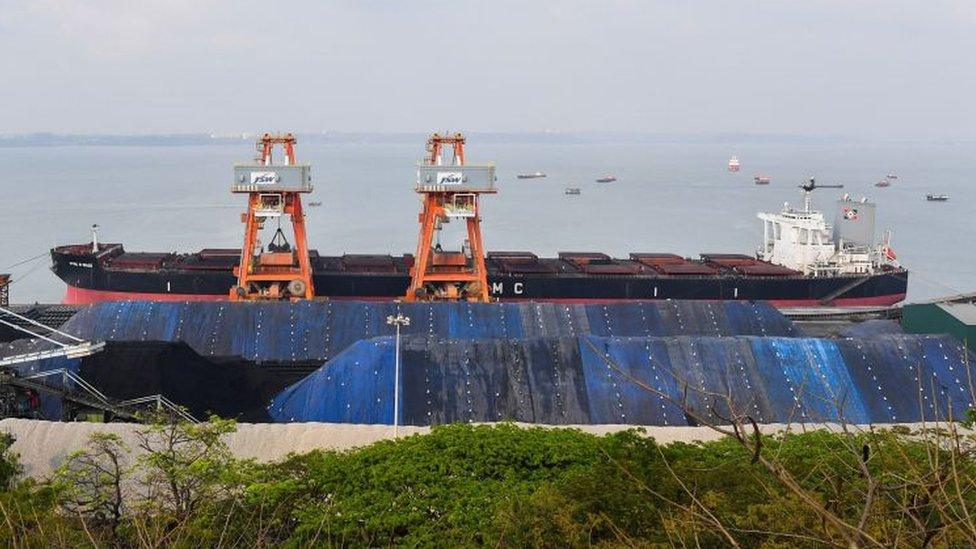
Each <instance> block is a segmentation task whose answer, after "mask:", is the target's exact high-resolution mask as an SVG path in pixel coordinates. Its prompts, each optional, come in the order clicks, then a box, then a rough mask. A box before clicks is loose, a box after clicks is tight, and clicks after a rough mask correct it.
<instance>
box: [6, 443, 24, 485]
mask: <svg viewBox="0 0 976 549" xmlns="http://www.w3.org/2000/svg"><path fill="white" fill-rule="evenodd" d="M13 444H14V437H13V435H11V434H10V433H0V490H9V489H10V487H11V486H12V485H13V483H14V481H15V480H16V479H17V477H18V476H20V474H21V472H23V468H22V467H21V466H20V457H19V456H18V455H17V454H15V453H14V452H13V450H11V449H10V448H11V446H13Z"/></svg>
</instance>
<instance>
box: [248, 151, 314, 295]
mask: <svg viewBox="0 0 976 549" xmlns="http://www.w3.org/2000/svg"><path fill="white" fill-rule="evenodd" d="M275 145H281V147H282V148H283V149H284V158H283V159H282V161H281V162H279V163H278V164H275V162H274V158H273V151H274V147H275ZM257 149H258V157H257V158H255V161H254V163H252V164H239V165H237V166H234V184H233V185H232V186H231V192H233V193H241V194H247V195H248V201H247V212H245V213H243V214H241V221H243V222H244V246H243V247H242V248H241V261H240V264H239V265H238V266H237V267H235V268H234V275H235V276H237V284H236V285H235V286H234V287H233V288H231V290H230V298H231V299H232V300H238V301H247V300H277V299H293V300H295V299H311V298H312V297H313V296H314V295H315V288H314V287H313V286H312V266H311V261H310V259H309V255H308V241H307V238H306V232H305V214H304V212H303V211H302V199H301V195H302V194H306V193H310V192H312V184H311V174H310V168H309V166H308V165H307V164H298V163H297V162H296V161H295V136H293V135H292V134H290V133H288V134H284V135H280V134H270V133H266V134H264V135H263V136H262V137H261V139H259V140H258V143H257ZM284 216H289V217H290V219H291V224H292V227H293V229H294V240H295V244H294V246H292V245H291V244H289V242H288V240H287V238H286V237H285V233H284V231H282V229H281V218H282V217H284ZM269 220H274V221H276V222H277V226H278V228H277V230H276V231H275V234H274V236H273V237H272V239H271V241H270V242H268V245H267V248H265V247H264V246H262V245H261V241H260V240H259V238H258V235H259V232H260V231H261V230H262V229H263V228H264V225H265V223H266V222H268V221H269Z"/></svg>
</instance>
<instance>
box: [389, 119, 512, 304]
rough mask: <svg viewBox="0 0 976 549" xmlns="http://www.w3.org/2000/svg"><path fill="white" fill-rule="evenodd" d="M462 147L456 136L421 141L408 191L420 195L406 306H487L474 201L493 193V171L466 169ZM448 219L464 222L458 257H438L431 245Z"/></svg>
mask: <svg viewBox="0 0 976 549" xmlns="http://www.w3.org/2000/svg"><path fill="white" fill-rule="evenodd" d="M464 143H465V138H464V136H463V135H462V134H460V133H455V134H453V135H440V134H437V133H435V134H433V135H432V136H431V137H430V139H428V140H427V148H426V153H427V154H426V156H425V157H424V160H423V162H421V163H420V164H419V165H418V166H417V183H416V186H415V187H414V190H415V191H416V192H417V193H418V194H420V195H421V197H422V200H423V206H422V209H421V212H420V215H419V216H418V219H419V223H420V235H419V237H418V239H417V254H416V256H415V260H414V264H413V266H412V267H411V270H410V286H409V288H408V289H407V295H406V296H405V299H406V300H407V301H432V300H468V301H481V302H487V301H489V300H490V298H489V293H488V271H487V267H486V266H485V251H484V247H483V244H482V239H481V214H480V211H479V209H478V202H479V200H478V198H479V197H480V195H482V194H493V193H495V192H496V190H495V167H494V166H493V165H490V164H487V165H469V164H467V163H466V162H465V157H464ZM447 147H450V148H451V149H452V151H453V159H452V163H451V164H449V165H445V164H444V158H443V154H444V152H445V151H444V150H445V148H447ZM451 219H458V220H464V221H465V223H466V225H467V235H468V239H467V241H466V242H465V246H464V247H462V250H461V251H459V252H446V251H443V250H442V249H441V247H440V244H437V245H434V242H433V240H434V235H435V231H438V230H440V229H441V226H442V225H443V224H444V223H448V222H450V220H451Z"/></svg>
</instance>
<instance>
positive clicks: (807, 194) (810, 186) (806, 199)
mask: <svg viewBox="0 0 976 549" xmlns="http://www.w3.org/2000/svg"><path fill="white" fill-rule="evenodd" d="M800 188H801V189H803V213H811V212H812V211H813V191H814V190H815V189H843V188H844V186H843V185H818V184H817V180H816V179H815V178H813V177H811V178H810V180H809V181H807V182H806V183H804V184H803V185H800Z"/></svg>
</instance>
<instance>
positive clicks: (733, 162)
mask: <svg viewBox="0 0 976 549" xmlns="http://www.w3.org/2000/svg"><path fill="white" fill-rule="evenodd" d="M729 171H730V172H737V171H739V157H738V156H733V157H732V158H730V159H729Z"/></svg>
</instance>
